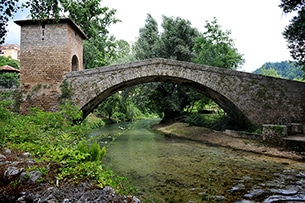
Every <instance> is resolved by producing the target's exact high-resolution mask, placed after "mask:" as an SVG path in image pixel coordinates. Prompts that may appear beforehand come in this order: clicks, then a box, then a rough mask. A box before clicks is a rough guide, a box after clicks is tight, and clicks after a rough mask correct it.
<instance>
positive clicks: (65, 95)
mask: <svg viewBox="0 0 305 203" xmlns="http://www.w3.org/2000/svg"><path fill="white" fill-rule="evenodd" d="M60 90H61V95H60V97H59V99H60V100H69V99H71V96H72V90H71V88H70V87H69V83H68V82H67V81H66V80H64V81H63V82H62V84H61V85H60Z"/></svg>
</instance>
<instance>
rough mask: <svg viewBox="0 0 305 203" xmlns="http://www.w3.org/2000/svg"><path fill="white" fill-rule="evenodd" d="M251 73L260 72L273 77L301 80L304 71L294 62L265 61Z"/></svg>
mask: <svg viewBox="0 0 305 203" xmlns="http://www.w3.org/2000/svg"><path fill="white" fill-rule="evenodd" d="M253 73H255V74H262V75H268V76H274V77H280V78H285V79H289V80H301V79H302V78H303V75H304V71H303V70H302V67H301V66H298V65H297V64H296V63H295V62H289V61H282V62H273V63H272V62H267V63H265V64H263V65H262V67H260V68H258V69H257V70H255V71H254V72H253Z"/></svg>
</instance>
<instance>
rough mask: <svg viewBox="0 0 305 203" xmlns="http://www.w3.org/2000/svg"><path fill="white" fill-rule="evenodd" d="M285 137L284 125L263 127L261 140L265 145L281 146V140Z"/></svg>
mask: <svg viewBox="0 0 305 203" xmlns="http://www.w3.org/2000/svg"><path fill="white" fill-rule="evenodd" d="M287 135H288V132H287V126H286V125H272V124H265V125H263V132H262V139H263V141H264V143H266V144H267V145H273V146H283V144H284V140H283V138H284V137H287Z"/></svg>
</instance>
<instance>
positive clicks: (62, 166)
mask: <svg viewBox="0 0 305 203" xmlns="http://www.w3.org/2000/svg"><path fill="white" fill-rule="evenodd" d="M7 105H9V104H8V103H6V102H0V124H1V128H0V136H1V137H0V147H1V146H2V147H6V148H11V149H16V150H18V151H24V152H30V153H31V154H32V155H33V157H35V160H36V163H37V165H38V167H39V168H47V165H48V164H50V163H54V164H55V165H56V166H58V167H56V169H55V170H54V171H52V172H49V174H51V175H50V176H52V177H48V178H45V179H46V180H52V181H53V180H54V179H55V178H56V179H57V180H60V181H62V182H67V181H73V182H75V183H77V182H80V181H84V180H90V181H93V182H95V183H97V184H98V185H100V186H105V185H109V186H111V187H113V188H115V189H116V187H119V190H121V191H126V190H124V189H122V185H121V184H120V183H119V182H117V180H120V178H118V177H117V176H115V175H114V174H113V173H112V172H111V171H109V170H105V169H103V168H102V162H101V161H102V159H103V156H104V155H105V154H106V148H105V147H103V148H100V145H99V144H98V143H97V142H94V141H93V142H92V143H90V140H89V139H88V135H89V134H90V133H91V128H90V127H89V126H88V124H87V123H86V122H85V123H80V124H78V125H75V124H74V123H73V119H77V118H79V117H80V116H81V114H80V113H79V112H78V111H76V109H77V108H75V107H73V106H72V105H71V104H64V105H63V106H62V111H61V112H53V113H52V112H43V111H41V110H39V109H32V110H31V111H30V113H29V114H28V115H27V116H24V115H19V114H14V115H12V114H11V112H9V111H8V110H7V109H6V106H7Z"/></svg>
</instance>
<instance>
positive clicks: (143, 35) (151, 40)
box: [133, 14, 160, 60]
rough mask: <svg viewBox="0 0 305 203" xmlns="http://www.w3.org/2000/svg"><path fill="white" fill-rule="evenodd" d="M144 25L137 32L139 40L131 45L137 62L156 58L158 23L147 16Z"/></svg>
mask: <svg viewBox="0 0 305 203" xmlns="http://www.w3.org/2000/svg"><path fill="white" fill-rule="evenodd" d="M145 22H146V23H145V25H144V27H143V28H140V30H139V38H138V40H137V41H136V42H135V43H134V45H133V51H134V55H135V58H136V59H138V60H142V59H147V58H154V57H157V56H158V53H157V50H156V49H157V43H158V42H159V40H160V38H159V31H158V23H157V21H156V20H155V19H153V17H152V16H151V15H150V14H147V17H146V20H145Z"/></svg>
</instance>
